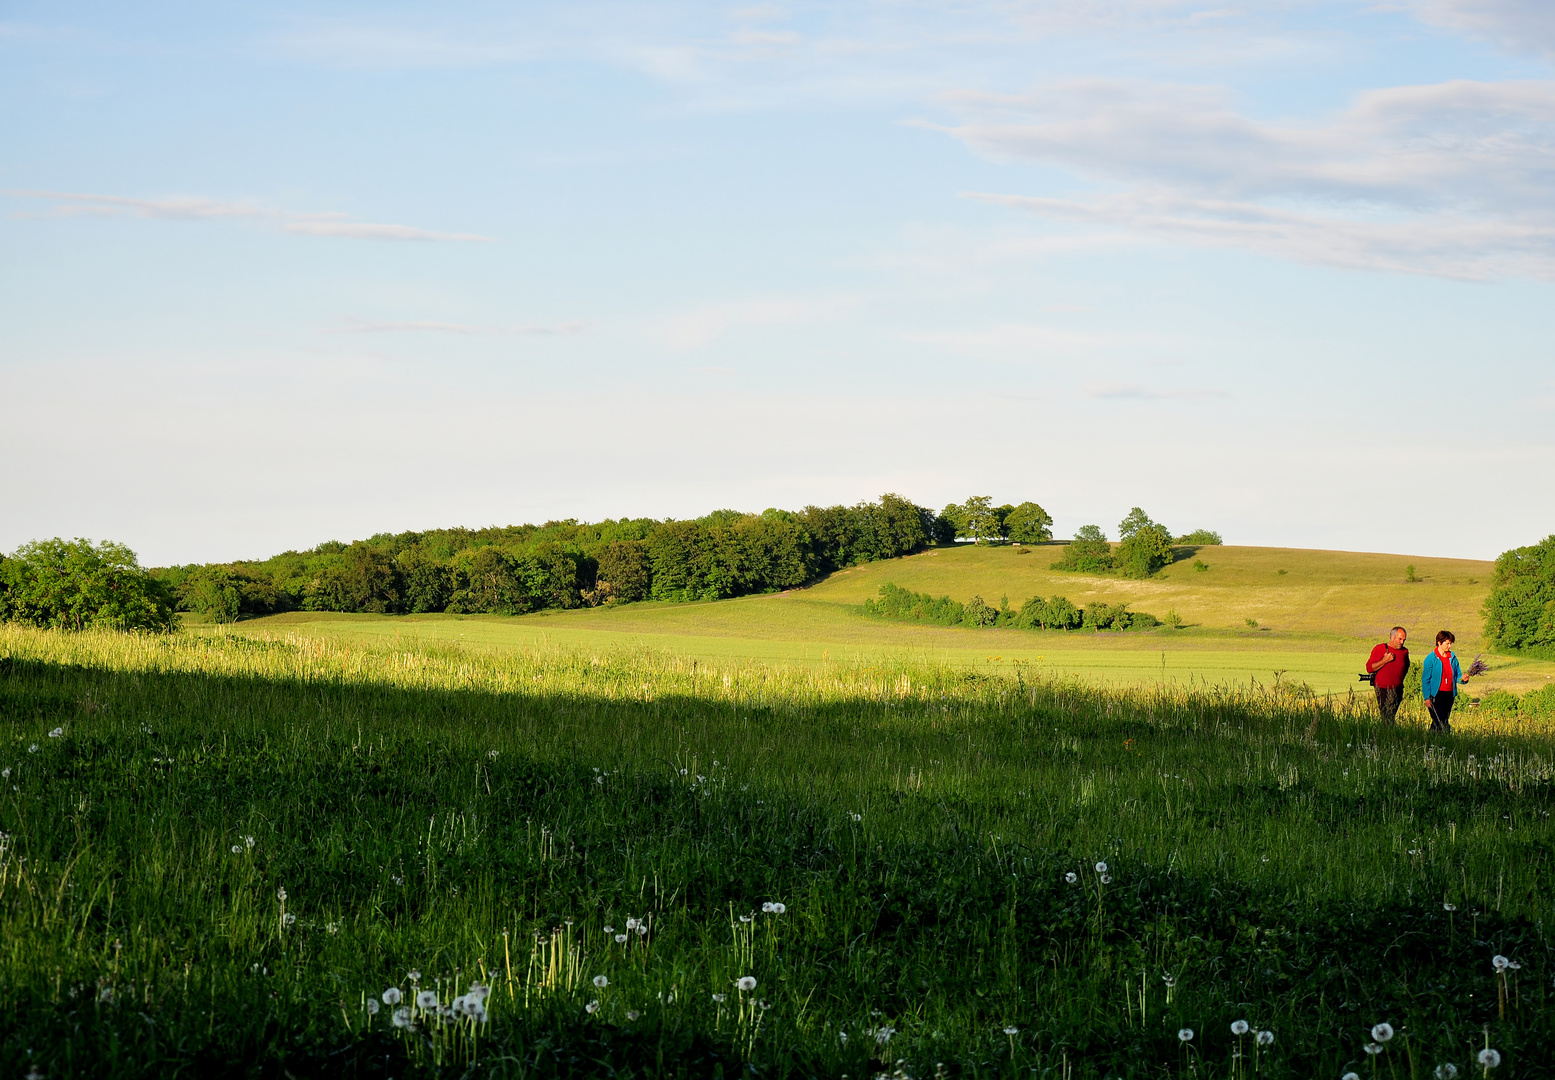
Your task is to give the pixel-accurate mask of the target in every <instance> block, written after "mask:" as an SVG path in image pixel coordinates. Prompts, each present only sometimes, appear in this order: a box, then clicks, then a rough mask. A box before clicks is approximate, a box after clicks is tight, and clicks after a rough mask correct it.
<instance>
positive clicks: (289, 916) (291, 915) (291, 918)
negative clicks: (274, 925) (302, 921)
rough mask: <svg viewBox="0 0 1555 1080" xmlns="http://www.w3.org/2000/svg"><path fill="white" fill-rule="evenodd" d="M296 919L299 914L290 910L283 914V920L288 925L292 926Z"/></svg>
mask: <svg viewBox="0 0 1555 1080" xmlns="http://www.w3.org/2000/svg"><path fill="white" fill-rule="evenodd" d="M296 921H297V915H296V913H295V912H291V911H288V912H287V913H286V914H285V915H282V916H281V922H282V923H283V924H285V925H286V926H291V925H292V924H293V923H295V922H296Z"/></svg>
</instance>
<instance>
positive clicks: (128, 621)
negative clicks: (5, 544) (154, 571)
mask: <svg viewBox="0 0 1555 1080" xmlns="http://www.w3.org/2000/svg"><path fill="white" fill-rule="evenodd" d="M0 579H3V580H0V592H3V603H0V608H3V610H0V614H3V615H4V617H5V618H7V619H11V620H14V621H16V622H24V623H30V624H32V625H33V626H49V627H58V628H62V629H66V630H84V629H86V628H87V627H89V626H107V627H112V628H114V629H117V630H151V631H161V630H172V629H175V628H176V627H177V625H178V616H177V614H176V613H175V612H174V599H175V598H174V596H173V590H172V588H171V586H169V585H168V584H167V583H166V582H164V581H161V580H159V579H157V578H155V577H153V576H152V575H151V574H149V573H147V572H146V571H145V570H143V569H141V567H140V564H139V563H138V562H137V561H136V559H135V553H134V552H133V551H131V550H130V549H129V548H127V547H125V546H124V545H123V544H116V543H114V542H113V541H111V540H104V541H102V542H101V543H99V544H95V545H94V544H93V543H92V542H91V541H90V540H80V539H77V540H63V539H60V538H59V537H55V538H54V539H52V540H37V541H34V542H33V543H31V544H24V545H23V546H22V547H20V548H18V549H17V550H16V554H15V555H13V556H11V557H10V558H8V559H4V560H0Z"/></svg>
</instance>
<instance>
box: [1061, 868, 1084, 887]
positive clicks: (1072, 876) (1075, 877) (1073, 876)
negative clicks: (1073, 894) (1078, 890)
mask: <svg viewBox="0 0 1555 1080" xmlns="http://www.w3.org/2000/svg"><path fill="white" fill-rule="evenodd" d="M1064 880H1065V881H1067V882H1069V884H1071V885H1073V884H1074V883H1075V882H1077V881H1079V880H1080V875H1079V874H1077V873H1075V872H1074V871H1073V870H1071V871H1069V873H1067V874H1065V875H1064Z"/></svg>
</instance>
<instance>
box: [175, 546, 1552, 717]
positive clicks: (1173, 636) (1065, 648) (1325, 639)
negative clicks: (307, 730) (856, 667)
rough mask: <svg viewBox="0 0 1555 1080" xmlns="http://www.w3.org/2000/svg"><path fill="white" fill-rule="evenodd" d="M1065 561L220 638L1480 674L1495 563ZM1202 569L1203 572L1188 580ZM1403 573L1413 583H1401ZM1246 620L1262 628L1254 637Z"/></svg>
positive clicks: (1225, 554)
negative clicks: (963, 620) (1066, 608)
mask: <svg viewBox="0 0 1555 1080" xmlns="http://www.w3.org/2000/svg"><path fill="white" fill-rule="evenodd" d="M1061 550H1062V545H1058V544H1051V545H1038V546H1031V545H1026V546H1010V545H1000V546H990V547H978V546H973V545H963V546H958V547H954V548H931V549H929V550H928V551H925V552H922V553H920V554H918V555H912V556H908V557H906V558H901V559H892V560H888V561H884V562H876V563H867V564H865V565H863V566H858V567H853V568H851V569H848V570H844V571H841V572H839V573H836V574H832V575H830V576H829V577H828V578H826V579H825V580H823V581H822V582H820V583H819V584H816V585H813V586H810V587H808V588H803V589H793V590H790V591H787V592H783V593H777V594H769V595H765V596H751V597H743V598H740V599H737V600H722V601H713V602H704V603H691V604H684V603H679V604H671V603H637V604H624V605H619V606H612V607H603V608H588V609H579V610H571V611H562V610H552V611H545V612H540V613H537V614H534V615H528V616H516V617H503V616H494V615H442V614H438V615H419V616H417V615H410V616H375V615H336V614H330V613H324V612H293V613H290V614H286V615H277V616H270V617H268V618H262V619H254V620H250V621H245V622H241V623H238V624H236V625H235V626H232V627H229V628H222V629H221V630H220V631H218V632H226V633H236V634H242V635H248V636H258V637H265V636H270V635H277V634H281V635H284V634H287V633H304V634H308V635H322V636H328V637H332V638H339V639H342V640H355V641H362V642H369V641H377V642H395V641H398V642H415V641H421V642H451V643H458V642H464V643H468V644H472V645H481V646H490V647H496V648H501V647H507V646H512V647H526V648H534V647H540V646H545V645H554V646H567V647H577V648H583V649H600V648H606V649H609V648H619V647H626V648H648V649H662V650H668V651H670V652H673V653H675V654H677V655H682V656H687V657H699V658H702V659H708V660H713V659H719V660H733V659H739V658H750V659H755V660H760V661H763V662H768V663H816V662H821V661H824V660H827V659H839V660H840V659H848V660H851V661H857V662H869V661H876V660H878V661H884V660H887V659H889V660H891V661H893V662H895V661H898V660H903V659H910V660H912V661H913V662H915V663H922V664H949V665H952V666H957V667H981V668H997V667H1000V666H1003V667H1013V666H1016V665H1020V666H1024V667H1026V668H1028V669H1030V670H1034V671H1038V672H1042V673H1044V674H1046V675H1049V676H1075V677H1079V678H1082V679H1085V680H1088V681H1093V682H1097V683H1108V684H1125V685H1136V686H1142V685H1152V684H1156V683H1161V682H1165V683H1168V684H1172V685H1181V686H1196V685H1203V684H1207V685H1235V686H1250V685H1254V684H1268V683H1273V682H1275V681H1288V682H1294V683H1296V684H1298V685H1302V684H1304V685H1306V686H1307V687H1309V688H1311V689H1313V690H1316V691H1318V692H1320V693H1338V694H1348V693H1349V691H1350V690H1351V689H1352V688H1356V687H1357V682H1356V677H1355V676H1356V673H1357V672H1359V671H1360V670H1361V667H1362V665H1363V663H1364V661H1365V658H1366V654H1367V652H1368V651H1369V650H1370V648H1371V646H1372V645H1373V644H1374V643H1375V642H1377V641H1380V640H1382V638H1383V637H1385V636H1386V634H1387V631H1388V629H1389V628H1390V627H1392V626H1393V625H1394V624H1395V623H1398V624H1402V625H1405V626H1407V627H1409V628H1410V630H1411V633H1412V635H1413V638H1412V641H1411V645H1412V647H1414V648H1415V649H1416V651H1417V652H1422V651H1423V650H1424V649H1426V648H1428V647H1429V645H1430V642H1431V641H1433V640H1434V639H1435V636H1436V631H1437V630H1439V629H1443V628H1451V629H1452V630H1453V631H1454V633H1456V634H1457V636H1458V646H1459V651H1460V652H1461V653H1465V654H1466V655H1469V656H1472V655H1473V654H1474V653H1476V652H1479V651H1482V650H1483V649H1484V645H1483V640H1482V636H1481V633H1480V627H1481V625H1482V623H1483V619H1482V617H1481V616H1480V614H1479V609H1480V607H1481V605H1482V604H1483V603H1484V600H1485V596H1486V595H1487V594H1488V592H1489V579H1490V572H1491V569H1492V564H1490V563H1488V562H1478V561H1474V560H1467V559H1426V558H1416V557H1411V556H1401V555H1376V554H1364V553H1353V552H1332V551H1302V550H1293V549H1288V548H1247V547H1215V548H1199V549H1197V552H1196V555H1194V556H1190V557H1188V558H1185V559H1180V560H1179V561H1178V562H1176V563H1174V564H1173V565H1172V566H1170V567H1168V568H1167V569H1166V570H1165V571H1163V572H1161V573H1160V574H1159V575H1157V577H1155V578H1152V579H1150V580H1148V581H1129V580H1126V579H1123V578H1118V577H1092V576H1087V575H1077V574H1068V573H1063V572H1060V571H1054V570H1051V569H1049V565H1050V564H1051V563H1052V562H1053V561H1054V559H1055V558H1056V557H1057V553H1058V552H1059V551H1061ZM1195 561H1197V562H1200V563H1203V564H1204V565H1205V566H1206V567H1207V569H1206V570H1202V571H1201V570H1197V569H1195V568H1194V562H1195ZM1409 567H1413V569H1414V574H1415V577H1417V578H1418V579H1419V580H1418V581H1415V582H1409V581H1406V574H1407V568H1409ZM1281 571H1284V573H1281ZM886 582H891V583H893V584H896V585H900V586H902V587H904V588H908V589H912V590H913V591H916V592H922V593H929V594H932V595H935V596H940V595H947V596H950V597H951V598H952V599H955V600H960V601H966V600H968V599H970V598H971V597H973V596H981V597H982V598H983V599H984V600H986V601H987V602H989V603H990V604H993V605H995V606H997V605H998V603H999V601H1000V600H1001V598H1005V599H1007V600H1008V601H1009V603H1010V604H1011V606H1014V607H1019V606H1020V604H1021V602H1022V601H1024V600H1025V599H1026V598H1027V597H1030V596H1033V595H1039V596H1044V597H1050V596H1053V595H1055V594H1057V595H1063V596H1067V597H1068V598H1069V599H1070V600H1072V601H1074V602H1075V603H1076V604H1078V605H1081V606H1084V605H1087V604H1090V603H1092V602H1102V603H1109V604H1116V603H1127V604H1129V605H1130V606H1131V607H1132V608H1134V609H1135V610H1140V611H1146V612H1149V613H1151V614H1154V615H1156V616H1157V617H1158V618H1165V616H1166V614H1167V612H1169V611H1175V612H1177V614H1178V615H1179V616H1181V618H1182V619H1183V621H1184V627H1183V628H1182V629H1180V630H1173V629H1171V628H1167V627H1162V628H1158V629H1156V630H1153V631H1149V632H1140V631H1130V632H1122V633H1113V632H1102V633H1092V632H1088V631H1068V632H1063V631H1053V632H1040V631H1023V630H1009V629H988V628H984V629H963V628H946V627H935V626H921V625H911V624H900V623H887V622H880V621H876V620H872V619H866V618H864V617H862V616H861V615H860V614H859V611H858V608H859V605H861V604H862V603H863V602H864V601H865V600H866V599H869V598H871V597H873V596H875V595H876V594H877V593H878V591H879V589H880V586H881V585H882V584H885V583H886ZM1249 619H1251V620H1253V621H1254V622H1256V623H1257V624H1258V625H1257V626H1256V627H1250V626H1248V625H1247V621H1248V620H1249ZM191 628H195V626H194V624H191ZM1422 642H1424V644H1422ZM1551 674H1555V663H1549V662H1543V661H1535V660H1527V659H1523V658H1519V657H1511V656H1508V657H1500V658H1497V659H1496V662H1495V664H1494V668H1493V671H1492V674H1491V677H1490V678H1489V679H1487V680H1486V681H1485V682H1484V683H1482V684H1481V688H1482V689H1485V690H1489V689H1492V688H1495V687H1502V688H1506V689H1510V690H1513V691H1514V692H1519V693H1521V692H1525V691H1527V690H1529V689H1534V688H1536V687H1538V686H1542V685H1543V684H1544V682H1545V681H1546V680H1547V679H1548V678H1549V676H1550V675H1551ZM1360 689H1362V690H1364V689H1366V688H1365V687H1364V686H1362V687H1360Z"/></svg>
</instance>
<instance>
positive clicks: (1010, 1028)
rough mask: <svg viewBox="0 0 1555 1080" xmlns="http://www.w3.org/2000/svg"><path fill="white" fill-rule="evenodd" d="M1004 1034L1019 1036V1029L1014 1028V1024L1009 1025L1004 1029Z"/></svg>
mask: <svg viewBox="0 0 1555 1080" xmlns="http://www.w3.org/2000/svg"><path fill="white" fill-rule="evenodd" d="M1004 1033H1005V1034H1006V1035H1019V1034H1020V1028H1018V1027H1016V1026H1015V1025H1014V1024H1011V1025H1009V1026H1008V1027H1006V1028H1005V1029H1004Z"/></svg>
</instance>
